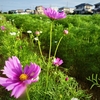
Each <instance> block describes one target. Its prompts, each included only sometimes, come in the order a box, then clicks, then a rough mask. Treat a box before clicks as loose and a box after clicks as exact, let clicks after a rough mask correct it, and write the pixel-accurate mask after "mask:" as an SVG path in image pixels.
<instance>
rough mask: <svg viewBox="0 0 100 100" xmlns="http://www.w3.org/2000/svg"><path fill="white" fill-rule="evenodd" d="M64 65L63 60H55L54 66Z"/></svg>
mask: <svg viewBox="0 0 100 100" xmlns="http://www.w3.org/2000/svg"><path fill="white" fill-rule="evenodd" d="M62 63H63V60H61V59H60V58H54V60H53V64H54V65H55V66H60V65H61V64H62Z"/></svg>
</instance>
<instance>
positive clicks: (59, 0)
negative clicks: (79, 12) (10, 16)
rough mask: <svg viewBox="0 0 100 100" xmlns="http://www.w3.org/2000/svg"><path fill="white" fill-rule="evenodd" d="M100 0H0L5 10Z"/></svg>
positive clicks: (90, 2)
mask: <svg viewBox="0 0 100 100" xmlns="http://www.w3.org/2000/svg"><path fill="white" fill-rule="evenodd" d="M99 2H100V0H0V10H2V11H3V12H5V11H9V10H17V9H23V10H25V9H27V8H29V9H35V7H36V6H40V5H42V6H44V7H58V8H59V7H73V8H74V7H75V6H76V5H78V4H81V3H89V4H92V5H94V4H96V3H99Z"/></svg>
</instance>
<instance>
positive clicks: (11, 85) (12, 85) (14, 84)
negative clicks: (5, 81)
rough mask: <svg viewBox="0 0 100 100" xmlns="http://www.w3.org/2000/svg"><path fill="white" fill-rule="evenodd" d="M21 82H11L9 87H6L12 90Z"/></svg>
mask: <svg viewBox="0 0 100 100" xmlns="http://www.w3.org/2000/svg"><path fill="white" fill-rule="evenodd" d="M18 84H19V82H17V83H11V84H9V85H8V86H7V87H6V89H7V90H8V91H10V90H12V89H13V88H14V87H15V86H16V85H18Z"/></svg>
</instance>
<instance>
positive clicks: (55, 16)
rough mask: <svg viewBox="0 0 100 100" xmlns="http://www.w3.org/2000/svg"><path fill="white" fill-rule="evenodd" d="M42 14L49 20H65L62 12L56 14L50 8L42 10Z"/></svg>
mask: <svg viewBox="0 0 100 100" xmlns="http://www.w3.org/2000/svg"><path fill="white" fill-rule="evenodd" d="M44 14H45V15H46V16H48V17H49V18H50V19H62V18H66V14H65V13H64V12H63V11H62V12H57V11H56V10H54V9H51V8H46V9H45V8H44Z"/></svg>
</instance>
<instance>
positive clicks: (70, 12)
mask: <svg viewBox="0 0 100 100" xmlns="http://www.w3.org/2000/svg"><path fill="white" fill-rule="evenodd" d="M62 11H64V12H65V13H66V14H72V13H73V12H74V8H69V7H61V8H59V9H58V12H62Z"/></svg>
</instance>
